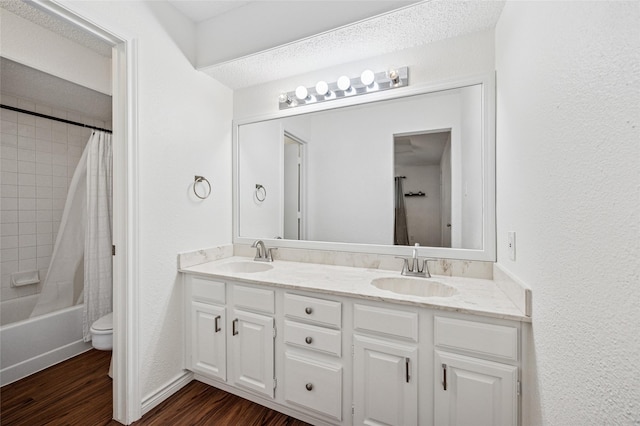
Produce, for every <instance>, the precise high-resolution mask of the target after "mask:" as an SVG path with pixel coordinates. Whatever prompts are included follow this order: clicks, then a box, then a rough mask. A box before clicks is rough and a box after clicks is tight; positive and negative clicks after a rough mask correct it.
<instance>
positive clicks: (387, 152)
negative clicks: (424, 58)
mask: <svg viewBox="0 0 640 426" xmlns="http://www.w3.org/2000/svg"><path fill="white" fill-rule="evenodd" d="M485 89H486V86H485V83H480V84H468V85H461V87H455V88H451V89H446V90H443V89H441V90H437V91H433V92H430V93H424V92H423V93H416V94H412V95H409V96H405V97H401V98H392V99H387V100H381V101H377V102H370V103H362V104H358V105H351V106H346V107H342V108H333V109H325V110H316V111H313V112H310V113H306V114H297V115H292V114H289V115H287V114H285V115H284V116H282V117H279V118H274V119H267V120H261V121H254V122H246V123H240V124H239V125H238V126H237V128H236V171H235V181H234V184H235V191H236V194H235V197H236V198H235V199H236V210H235V212H236V222H235V223H236V226H235V230H236V231H235V232H236V234H235V235H236V241H242V240H243V239H247V240H249V239H258V238H260V239H275V238H279V237H283V238H284V239H285V240H284V241H283V242H282V243H279V244H278V246H283V247H286V245H287V242H286V241H292V243H293V240H298V242H300V243H303V242H307V241H308V242H310V243H308V244H307V243H305V244H306V245H301V246H300V247H312V246H313V247H318V246H317V245H315V242H321V243H331V244H336V243H339V244H347V245H348V244H358V245H359V246H357V247H354V248H353V249H354V250H358V251H360V250H361V249H366V247H378V249H373V248H372V249H371V250H372V251H373V250H376V251H373V252H381V253H384V252H386V253H392V252H393V251H390V250H385V249H383V248H382V247H384V246H387V247H394V246H397V245H402V246H410V245H413V244H414V243H419V244H420V245H421V246H422V247H434V248H442V249H445V248H446V249H448V250H451V249H464V250H479V251H482V250H486V248H487V247H493V245H494V244H495V242H494V241H493V240H492V241H489V245H487V241H486V240H485V235H488V237H489V238H492V239H494V238H495V236H493V235H492V234H491V233H490V232H491V230H492V229H493V227H494V226H495V222H494V220H495V218H494V217H485V212H490V213H491V214H492V215H493V209H492V206H491V205H490V204H486V203H487V200H488V199H489V200H492V199H493V197H494V195H493V189H492V188H493V183H492V182H493V174H492V173H491V172H490V170H491V168H492V164H493V163H492V162H493V160H492V159H491V158H490V157H485V154H486V153H490V154H491V153H492V152H493V146H492V145H491V143H492V140H493V139H492V136H490V135H489V133H487V132H488V130H487V129H488V128H491V126H490V125H488V124H487V122H488V120H487V113H486V112H485V108H486V104H485V100H486V96H487V93H488V91H487V90H485ZM487 161H489V162H490V163H489V164H487ZM396 176H405V179H401V182H399V184H400V185H402V188H401V190H400V192H401V193H402V197H399V198H400V199H401V201H403V202H404V203H403V204H404V208H405V215H404V218H405V219H404V220H403V219H398V220H397V217H398V216H397V215H396V211H397V210H398V209H399V206H398V205H397V204H396V202H395V200H396V198H398V197H396V195H397V194H398V191H397V190H396V186H398V185H399V184H398V183H397V180H396V179H394V178H395V177H396ZM487 179H490V180H487ZM256 183H261V184H262V185H264V186H265V187H266V188H267V189H268V193H269V197H267V199H266V200H265V201H264V202H261V203H257V202H256V201H255V197H253V192H254V190H255V185H256ZM414 194H418V195H414ZM487 197H488V198H487ZM403 221H406V230H405V231H404V237H402V238H400V239H398V237H399V232H400V231H399V230H398V229H396V225H398V224H399V222H403ZM292 243H289V244H292ZM331 244H329V245H328V246H327V247H328V248H331V247H332V246H331ZM295 246H296V247H298V245H295ZM320 247H323V246H322V245H321V246H320ZM340 247H346V246H345V245H342V246H340ZM438 254H439V255H441V254H440V253H438ZM462 254H464V253H463V252H460V251H456V252H455V255H456V256H457V257H461V255H462ZM462 257H463V256H462ZM494 257H495V254H494V253H490V252H489V253H484V254H479V255H473V254H470V255H469V257H468V258H476V259H478V258H484V259H491V258H494Z"/></svg>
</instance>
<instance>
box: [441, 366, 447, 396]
mask: <svg viewBox="0 0 640 426" xmlns="http://www.w3.org/2000/svg"><path fill="white" fill-rule="evenodd" d="M442 373H443V376H444V381H443V382H442V389H444V390H447V364H442Z"/></svg>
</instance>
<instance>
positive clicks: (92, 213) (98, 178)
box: [82, 132, 113, 342]
mask: <svg viewBox="0 0 640 426" xmlns="http://www.w3.org/2000/svg"><path fill="white" fill-rule="evenodd" d="M86 149H87V150H88V154H87V221H86V228H85V237H84V315H83V321H82V332H83V335H84V340H85V342H87V341H89V340H91V333H90V331H89V329H90V328H91V324H93V322H94V321H95V320H97V319H98V318H100V317H101V316H103V315H105V314H108V313H109V312H111V311H112V294H113V277H112V254H111V247H112V244H113V243H112V241H113V238H112V235H113V234H112V231H111V223H112V222H111V216H112V212H113V205H112V176H111V174H112V170H113V162H112V158H113V157H112V151H111V135H109V134H107V133H104V132H94V133H93V135H92V136H91V139H89V143H88V147H87V148H86Z"/></svg>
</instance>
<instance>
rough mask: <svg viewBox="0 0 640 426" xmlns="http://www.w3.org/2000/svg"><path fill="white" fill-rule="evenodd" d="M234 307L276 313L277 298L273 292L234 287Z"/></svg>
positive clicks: (239, 286)
mask: <svg viewBox="0 0 640 426" xmlns="http://www.w3.org/2000/svg"><path fill="white" fill-rule="evenodd" d="M232 292H233V305H234V306H236V307H239V308H246V309H248V310H251V311H257V312H265V313H268V314H273V313H275V310H276V309H275V296H274V294H275V293H274V291H273V290H267V289H263V288H254V287H245V286H241V285H234V286H233V288H232Z"/></svg>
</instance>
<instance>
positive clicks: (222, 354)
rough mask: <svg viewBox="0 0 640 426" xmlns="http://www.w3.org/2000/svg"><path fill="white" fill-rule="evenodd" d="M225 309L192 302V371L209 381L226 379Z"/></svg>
mask: <svg viewBox="0 0 640 426" xmlns="http://www.w3.org/2000/svg"><path fill="white" fill-rule="evenodd" d="M225 336H226V333H225V308H224V307H221V306H215V305H209V304H206V303H199V302H191V369H192V370H193V371H194V372H195V373H198V374H202V375H203V376H206V377H210V378H218V379H222V380H226V379H227V345H226V340H225Z"/></svg>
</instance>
